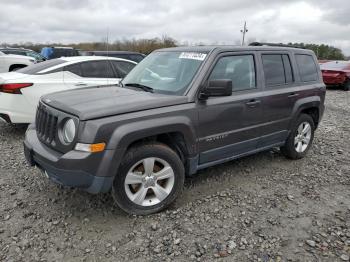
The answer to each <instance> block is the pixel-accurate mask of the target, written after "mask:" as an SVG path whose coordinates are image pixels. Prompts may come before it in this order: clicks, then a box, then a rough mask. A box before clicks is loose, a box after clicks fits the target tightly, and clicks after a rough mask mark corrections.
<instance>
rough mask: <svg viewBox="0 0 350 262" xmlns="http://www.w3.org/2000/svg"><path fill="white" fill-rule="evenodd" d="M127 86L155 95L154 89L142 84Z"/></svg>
mask: <svg viewBox="0 0 350 262" xmlns="http://www.w3.org/2000/svg"><path fill="white" fill-rule="evenodd" d="M125 86H131V87H136V88H140V89H142V90H143V91H146V92H150V93H153V88H152V87H149V86H145V85H141V84H138V83H127V84H125Z"/></svg>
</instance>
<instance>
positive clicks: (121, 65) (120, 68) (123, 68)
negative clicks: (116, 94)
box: [110, 61, 135, 78]
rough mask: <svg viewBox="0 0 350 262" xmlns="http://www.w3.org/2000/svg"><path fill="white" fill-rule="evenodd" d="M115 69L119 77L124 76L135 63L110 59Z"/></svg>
mask: <svg viewBox="0 0 350 262" xmlns="http://www.w3.org/2000/svg"><path fill="white" fill-rule="evenodd" d="M110 62H112V64H113V66H114V68H115V70H116V71H117V72H118V73H119V77H121V78H124V77H125V76H126V75H127V74H128V73H129V72H130V71H131V69H133V68H134V67H135V64H133V63H129V62H124V61H110Z"/></svg>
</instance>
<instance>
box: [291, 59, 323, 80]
mask: <svg viewBox="0 0 350 262" xmlns="http://www.w3.org/2000/svg"><path fill="white" fill-rule="evenodd" d="M295 59H296V62H297V65H298V68H299V74H300V78H301V81H303V82H311V81H316V80H317V79H318V73H317V67H316V63H315V61H314V58H313V57H312V56H311V55H301V54H299V55H295Z"/></svg>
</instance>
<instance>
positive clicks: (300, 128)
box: [281, 114, 315, 159]
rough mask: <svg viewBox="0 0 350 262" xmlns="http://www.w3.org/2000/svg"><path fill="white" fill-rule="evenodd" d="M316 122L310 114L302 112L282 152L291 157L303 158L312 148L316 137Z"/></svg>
mask: <svg viewBox="0 0 350 262" xmlns="http://www.w3.org/2000/svg"><path fill="white" fill-rule="evenodd" d="M314 132H315V124H314V121H313V119H312V117H311V116H310V115H307V114H301V115H300V116H299V118H298V120H297V121H296V122H295V124H294V126H293V128H292V130H291V133H290V134H289V137H288V139H287V141H286V143H285V145H284V146H283V147H281V152H282V153H283V154H284V155H285V156H286V157H288V158H290V159H300V158H303V157H304V156H305V155H306V153H307V151H308V150H309V149H310V147H311V144H312V141H313V139H314Z"/></svg>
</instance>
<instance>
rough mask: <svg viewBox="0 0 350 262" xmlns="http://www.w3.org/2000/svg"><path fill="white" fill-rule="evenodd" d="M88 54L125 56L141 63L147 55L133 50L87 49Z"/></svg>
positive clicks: (124, 57)
mask: <svg viewBox="0 0 350 262" xmlns="http://www.w3.org/2000/svg"><path fill="white" fill-rule="evenodd" d="M87 52H88V53H89V54H88V55H98V56H111V57H117V58H123V59H127V60H131V61H134V62H136V63H139V62H141V61H142V59H144V58H145V57H146V55H144V54H142V53H138V52H132V51H87Z"/></svg>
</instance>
